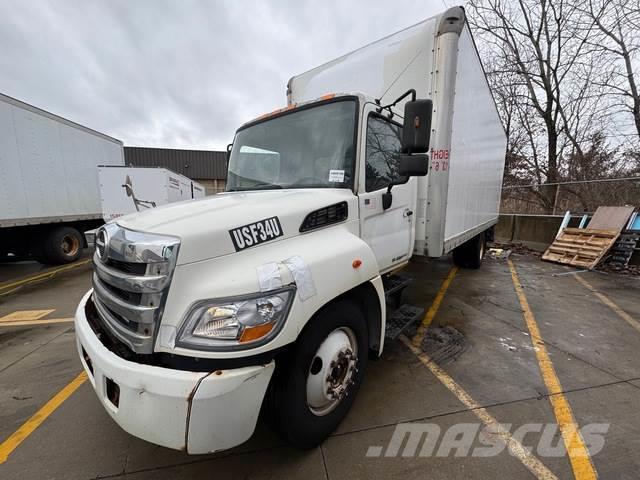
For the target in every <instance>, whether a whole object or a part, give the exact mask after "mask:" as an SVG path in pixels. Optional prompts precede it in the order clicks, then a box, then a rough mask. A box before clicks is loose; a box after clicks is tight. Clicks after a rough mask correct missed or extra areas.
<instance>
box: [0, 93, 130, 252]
mask: <svg viewBox="0 0 640 480" xmlns="http://www.w3.org/2000/svg"><path fill="white" fill-rule="evenodd" d="M123 164H124V153H123V147H122V142H121V141H119V140H116V139H115V138H111V137H108V136H107V135H104V134H102V133H99V132H96V131H94V130H91V129H89V128H86V127H83V126H82V125H78V124H77V123H73V122H71V121H69V120H66V119H64V118H61V117H59V116H57V115H53V114H51V113H49V112H46V111H44V110H41V109H39V108H36V107H33V106H31V105H28V104H26V103H23V102H21V101H19V100H16V99H14V98H11V97H8V96H6V95H2V94H0V261H1V260H11V259H19V258H24V257H27V256H33V257H35V258H36V259H37V260H39V261H41V262H43V263H52V264H57V263H68V262H72V261H74V260H76V259H77V258H78V257H79V256H80V255H81V253H82V248H83V246H84V238H83V236H82V232H84V231H85V230H89V229H91V228H96V227H97V226H99V225H101V224H102V223H103V221H102V211H101V208H100V193H99V188H98V171H97V166H98V165H123Z"/></svg>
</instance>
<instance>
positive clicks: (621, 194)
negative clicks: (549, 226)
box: [500, 176, 640, 215]
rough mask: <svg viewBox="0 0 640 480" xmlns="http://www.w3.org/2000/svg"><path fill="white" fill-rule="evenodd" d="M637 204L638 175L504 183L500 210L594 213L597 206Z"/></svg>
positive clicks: (552, 213) (540, 213) (639, 190)
mask: <svg viewBox="0 0 640 480" xmlns="http://www.w3.org/2000/svg"><path fill="white" fill-rule="evenodd" d="M601 205H606V206H612V207H618V206H623V205H635V206H640V176H638V177H625V178H615V179H601V180H579V181H573V182H559V183H546V184H542V185H539V184H538V185H505V186H503V187H502V201H501V205H500V213H503V214H535V215H556V214H560V213H564V212H566V211H567V210H569V211H571V212H572V213H576V214H578V213H593V212H594V211H595V210H596V209H597V208H598V207H599V206H601Z"/></svg>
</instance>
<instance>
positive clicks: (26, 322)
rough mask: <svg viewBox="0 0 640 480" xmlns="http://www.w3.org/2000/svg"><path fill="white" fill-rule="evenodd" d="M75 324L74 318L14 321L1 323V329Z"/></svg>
mask: <svg viewBox="0 0 640 480" xmlns="http://www.w3.org/2000/svg"><path fill="white" fill-rule="evenodd" d="M70 322H73V317H69V318H49V319H47V320H12V321H9V322H2V321H0V328H2V327H22V326H25V325H49V324H53V323H70Z"/></svg>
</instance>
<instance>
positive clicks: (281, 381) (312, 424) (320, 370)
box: [267, 300, 369, 449]
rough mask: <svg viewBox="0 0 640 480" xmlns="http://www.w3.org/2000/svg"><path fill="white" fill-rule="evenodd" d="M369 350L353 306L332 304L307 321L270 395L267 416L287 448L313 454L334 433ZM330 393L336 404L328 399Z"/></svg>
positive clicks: (361, 321)
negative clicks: (285, 442)
mask: <svg viewBox="0 0 640 480" xmlns="http://www.w3.org/2000/svg"><path fill="white" fill-rule="evenodd" d="M368 350H369V341H368V330H367V322H366V319H365V317H364V314H363V313H362V311H361V310H360V308H359V307H358V305H357V304H356V303H354V302H352V301H349V300H341V301H338V302H336V303H333V304H330V305H329V306H327V307H326V308H324V309H323V310H321V311H320V312H319V313H318V314H317V315H316V316H315V317H314V318H313V319H312V320H311V321H310V323H309V324H308V325H307V327H305V329H304V331H303V332H302V334H301V335H300V337H299V338H298V340H297V342H296V343H295V344H294V346H293V349H292V350H291V351H290V352H288V355H287V356H286V359H285V360H283V361H282V362H280V364H279V365H278V367H277V369H276V374H275V375H274V379H273V381H272V384H271V387H270V392H269V397H270V398H269V400H268V410H269V411H268V412H267V415H268V416H269V420H271V423H273V424H274V426H275V428H276V430H278V431H279V433H280V434H281V436H282V437H283V438H284V439H285V440H286V441H287V442H289V443H290V444H291V445H292V446H294V447H297V448H300V449H309V448H313V447H316V446H317V445H319V444H320V443H322V441H323V440H324V439H325V438H327V437H328V436H329V435H330V434H331V432H333V431H334V430H335V429H336V428H337V427H338V425H339V424H340V422H341V421H342V419H343V418H344V417H345V416H346V414H347V412H348V411H349V408H350V407H351V404H352V403H353V399H354V398H355V396H356V394H357V393H358V390H359V388H360V385H361V384H362V381H363V379H364V374H365V370H366V367H367V359H368ZM329 359H331V361H329ZM281 360H282V359H281ZM334 364H335V366H334ZM334 380H335V383H334ZM326 385H329V388H328V389H327V390H326V394H327V395H326V398H322V395H323V393H325V389H324V388H322V387H324V386H326ZM329 390H330V391H331V395H332V396H333V395H334V394H335V395H336V397H337V398H336V399H330V398H328V396H329ZM325 400H326V404H325V405H323V404H322V403H323V402H324V401H325Z"/></svg>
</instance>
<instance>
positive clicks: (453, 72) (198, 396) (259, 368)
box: [75, 7, 506, 453]
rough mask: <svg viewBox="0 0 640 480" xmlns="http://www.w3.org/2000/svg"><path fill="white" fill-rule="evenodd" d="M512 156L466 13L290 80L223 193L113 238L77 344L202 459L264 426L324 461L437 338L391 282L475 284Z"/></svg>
mask: <svg viewBox="0 0 640 480" xmlns="http://www.w3.org/2000/svg"><path fill="white" fill-rule="evenodd" d="M402 107H404V109H403V108H402ZM505 146H506V138H505V133H504V130H503V129H502V126H501V124H500V119H499V117H498V113H497V110H496V108H495V105H494V102H493V99H492V97H491V93H490V91H489V86H488V84H487V82H486V79H485V77H484V74H483V70H482V65H481V63H480V59H479V58H478V54H477V51H476V48H475V46H474V43H473V39H472V37H471V33H470V32H469V29H468V26H467V24H466V20H465V15H464V10H463V9H462V8H461V7H456V8H452V9H449V10H447V11H446V12H444V13H443V14H441V15H438V16H436V17H434V18H431V19H428V20H426V21H424V22H422V23H419V24H417V25H415V26H413V27H410V28H408V29H406V30H403V31H402V32H399V33H397V34H395V35H392V36H390V37H387V38H385V39H382V40H380V41H379V42H376V43H374V44H372V45H369V46H367V47H364V48H362V49H360V50H358V51H356V52H353V53H351V54H349V55H346V56H344V57H341V58H339V59H337V60H334V61H333V62H330V63H329V64H326V65H323V66H321V67H318V68H316V69H314V70H312V71H310V72H307V73H304V74H302V75H299V76H297V77H293V78H292V79H291V81H290V82H289V89H288V105H287V106H286V107H284V108H282V109H280V110H277V111H275V112H272V113H270V114H267V115H263V116H261V117H259V118H258V119H256V120H253V121H251V122H248V123H246V124H245V125H242V126H241V127H240V128H239V129H238V131H237V132H236V135H235V138H234V142H233V146H232V148H231V151H230V156H229V168H228V178H227V192H226V193H223V194H218V195H216V196H214V197H209V198H206V199H203V200H199V201H193V202H182V203H178V204H174V205H167V206H165V207H162V208H158V209H149V210H146V211H145V212H140V213H137V214H132V215H128V216H125V217H121V218H118V219H116V220H115V221H112V222H109V223H107V224H106V225H105V226H104V227H101V228H100V229H99V230H98V233H97V237H96V246H97V248H96V256H95V258H94V276H93V289H92V290H90V291H89V292H87V294H86V295H85V296H84V298H83V299H82V300H81V302H80V305H79V306H78V309H77V312H76V318H75V326H76V337H77V346H78V353H79V355H80V358H81V361H82V363H83V365H84V367H85V369H86V371H87V374H88V375H89V378H90V379H91V383H92V385H93V386H94V388H95V390H96V393H97V395H98V398H99V401H100V402H101V403H102V404H103V405H104V407H105V409H106V411H107V412H108V413H109V414H110V415H111V417H112V418H113V419H114V420H115V421H116V422H117V423H118V424H119V425H120V426H121V427H122V428H123V429H124V430H126V431H127V432H129V433H131V434H133V435H135V436H138V437H140V438H143V439H145V440H147V441H150V442H153V443H156V444H159V445H163V446H165V447H169V448H175V449H181V450H186V451H187V452H189V453H206V452H213V451H217V450H222V449H226V448H230V447H233V446H235V445H238V444H240V443H242V442H244V441H245V440H247V439H248V438H249V437H250V436H251V435H252V433H253V431H254V428H255V424H256V420H257V418H258V413H259V412H260V411H261V409H264V411H265V412H266V413H267V414H268V415H269V416H270V417H271V419H272V423H273V424H274V425H275V426H276V427H277V429H278V430H279V432H280V433H281V434H282V436H283V437H284V438H285V439H286V440H287V441H289V442H290V443H292V444H293V445H295V446H297V447H299V448H310V447H313V446H315V445H318V444H319V443H320V442H322V441H323V440H324V439H325V438H326V437H327V436H328V435H329V434H330V433H331V432H332V431H333V430H334V429H335V428H336V427H337V425H338V424H339V423H340V421H341V420H342V419H343V418H344V416H345V415H346V414H347V412H348V410H349V408H350V406H351V404H352V402H353V399H354V397H355V395H356V394H357V392H358V389H359V387H360V385H361V384H362V382H363V380H364V375H365V371H366V368H367V363H368V361H369V358H375V357H377V356H380V355H381V354H382V351H383V347H384V343H385V341H389V339H393V338H395V337H396V336H397V335H398V334H399V332H400V331H402V329H403V328H404V327H405V326H406V325H408V324H410V323H411V322H413V321H415V320H417V319H419V318H422V313H423V309H421V308H420V307H415V306H410V305H400V303H401V302H398V301H397V300H398V296H399V292H401V291H402V288H403V287H404V286H406V284H407V279H405V278H402V277H400V276H398V274H397V273H396V272H397V271H398V270H399V269H401V268H402V267H403V266H404V265H406V264H407V263H408V261H409V259H410V258H411V256H412V255H414V254H415V253H417V254H420V255H428V256H440V255H442V254H444V253H447V252H449V251H453V258H454V261H455V262H456V263H458V264H460V265H462V266H465V267H470V268H478V267H479V266H480V263H481V261H482V256H483V252H484V244H485V239H486V237H487V232H488V231H489V230H490V228H491V226H492V225H493V224H494V223H495V222H496V219H497V212H498V203H499V199H500V193H499V192H500V183H501V180H502V165H503V161H504V155H505ZM398 305H400V306H399V307H398ZM380 388H384V385H381V386H380Z"/></svg>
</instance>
